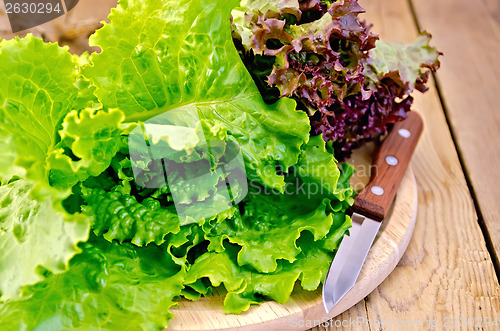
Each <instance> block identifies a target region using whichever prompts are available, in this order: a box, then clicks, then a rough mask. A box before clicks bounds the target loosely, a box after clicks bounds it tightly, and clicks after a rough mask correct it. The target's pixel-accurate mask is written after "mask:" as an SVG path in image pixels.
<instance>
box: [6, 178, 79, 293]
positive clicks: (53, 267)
mask: <svg viewBox="0 0 500 331" xmlns="http://www.w3.org/2000/svg"><path fill="white" fill-rule="evenodd" d="M34 186H35V184H34V183H33V182H30V181H27V180H23V179H20V180H17V181H14V182H12V183H10V184H7V185H3V186H0V296H1V297H0V299H1V300H7V299H11V298H16V297H19V295H20V294H21V292H20V288H21V287H22V286H23V285H29V284H34V283H36V282H38V281H40V280H42V279H43V278H42V272H43V271H44V270H50V271H52V272H62V271H64V270H65V267H66V264H67V262H68V261H69V260H70V259H71V257H72V256H73V255H74V254H75V253H77V251H78V250H77V247H76V243H77V242H79V241H85V240H87V238H88V222H87V219H86V217H84V216H82V215H79V214H75V215H69V214H68V213H66V212H65V210H64V209H63V207H62V205H61V200H60V199H59V198H57V193H55V192H53V190H48V191H46V192H43V191H41V190H39V189H37V190H34Z"/></svg>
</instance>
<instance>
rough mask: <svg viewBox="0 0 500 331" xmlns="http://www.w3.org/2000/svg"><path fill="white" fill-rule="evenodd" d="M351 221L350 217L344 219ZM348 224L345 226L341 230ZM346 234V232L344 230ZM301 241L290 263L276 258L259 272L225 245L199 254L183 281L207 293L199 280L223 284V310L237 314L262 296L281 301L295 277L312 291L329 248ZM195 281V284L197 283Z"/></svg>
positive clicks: (322, 273) (328, 258) (325, 269)
mask: <svg viewBox="0 0 500 331" xmlns="http://www.w3.org/2000/svg"><path fill="white" fill-rule="evenodd" d="M346 223H348V224H350V220H346ZM346 227H348V226H344V229H345V228H346ZM344 233H345V231H344ZM313 242H314V241H312V240H310V239H309V240H304V241H303V242H301V243H300V244H299V246H301V248H302V249H301V253H300V254H299V255H298V256H297V258H296V260H295V261H294V262H292V263H290V262H287V261H279V262H278V267H277V269H276V271H275V272H272V273H259V272H255V271H252V270H251V269H248V268H246V267H242V266H240V265H239V264H238V262H237V254H238V250H239V247H238V246H232V245H226V247H225V250H224V251H222V252H207V253H205V254H203V255H201V256H200V257H199V258H198V259H197V260H196V261H195V263H194V264H193V265H192V266H191V268H190V269H189V271H188V273H187V275H186V284H187V286H189V287H191V284H195V285H198V286H195V287H194V288H196V289H199V290H200V291H203V292H206V291H207V290H206V286H205V287H204V286H200V284H199V280H200V279H202V278H204V277H206V278H208V279H209V281H210V284H211V285H213V286H220V285H221V284H223V285H224V287H225V289H226V290H227V292H228V293H227V295H226V297H225V299H224V312H225V313H227V314H239V313H241V312H243V311H246V310H248V308H249V307H250V305H255V304H260V303H262V296H264V297H265V298H267V299H272V300H275V301H277V302H279V303H281V304H284V303H286V302H287V301H288V299H289V298H290V295H291V293H292V290H293V288H294V286H295V283H296V282H297V280H299V281H300V283H301V286H302V288H303V289H305V290H307V291H313V290H315V289H317V288H318V286H319V284H320V282H321V280H323V279H324V277H325V276H326V273H327V272H328V268H329V266H330V264H331V261H332V258H333V255H332V253H331V252H329V251H328V250H325V249H322V248H319V247H318V246H316V245H314V244H311V243H313ZM197 282H198V283H197Z"/></svg>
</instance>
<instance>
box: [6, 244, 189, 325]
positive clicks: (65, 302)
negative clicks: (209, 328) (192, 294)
mask: <svg viewBox="0 0 500 331" xmlns="http://www.w3.org/2000/svg"><path fill="white" fill-rule="evenodd" d="M81 247H82V249H83V252H82V253H80V254H78V255H76V256H75V257H74V258H73V259H72V260H71V262H70V267H69V270H68V271H66V272H64V273H62V274H59V275H48V276H47V278H46V279H45V280H44V281H43V282H41V283H38V284H36V285H34V286H31V287H28V288H26V289H25V291H26V293H27V294H30V296H29V297H28V298H27V299H24V300H21V301H8V302H6V303H4V304H3V305H1V306H0V329H2V330H103V329H110V330H120V329H122V330H161V329H163V328H165V327H167V324H168V321H169V320H170V319H171V318H172V317H173V316H172V314H171V313H170V312H169V311H168V308H169V307H171V306H173V305H174V304H175V303H174V301H173V300H174V299H175V298H177V297H178V296H179V295H180V293H181V289H182V288H183V285H182V284H183V281H184V276H185V267H183V266H179V265H178V264H176V263H175V262H174V260H173V259H172V257H171V255H170V254H168V253H167V252H165V251H164V250H163V249H162V248H160V247H158V246H156V245H149V246H147V247H145V248H137V247H134V246H133V245H131V244H118V243H109V242H107V241H105V240H103V239H100V238H93V239H91V240H90V241H89V242H87V243H83V244H81Z"/></svg>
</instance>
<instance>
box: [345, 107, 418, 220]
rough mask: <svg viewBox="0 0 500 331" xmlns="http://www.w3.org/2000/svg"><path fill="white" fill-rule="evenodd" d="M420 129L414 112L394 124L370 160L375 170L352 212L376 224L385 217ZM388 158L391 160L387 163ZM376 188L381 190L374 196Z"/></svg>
mask: <svg viewBox="0 0 500 331" xmlns="http://www.w3.org/2000/svg"><path fill="white" fill-rule="evenodd" d="M422 129H423V123H422V119H421V118H420V115H419V114H418V113H416V112H410V113H409V114H408V118H407V119H406V120H404V121H402V122H399V123H396V124H395V125H394V127H393V129H392V131H391V132H389V134H388V135H387V137H386V138H385V139H384V141H383V143H382V145H381V146H380V147H379V148H378V149H377V154H376V155H375V157H374V159H373V160H374V161H373V164H374V166H375V169H376V171H375V172H374V173H373V176H372V178H371V180H370V182H369V183H368V185H367V186H366V187H365V188H364V189H363V190H362V191H361V192H359V193H358V195H357V196H356V199H355V200H354V205H353V206H352V209H353V211H355V212H357V213H360V214H362V215H365V216H368V217H370V218H372V219H376V220H379V221H382V220H383V219H384V218H385V217H386V216H387V213H388V212H389V209H390V207H391V205H392V203H393V201H394V197H395V196H396V192H397V191H398V188H399V184H400V183H401V179H402V178H403V176H404V174H405V172H406V169H407V167H408V165H409V164H410V161H411V157H412V156H413V151H414V150H415V147H417V143H418V139H419V138H420V135H421V133H422ZM406 135H408V136H406ZM388 157H391V158H392V160H388V159H387V158H388ZM391 162H394V164H391ZM376 188H377V189H382V190H383V191H382V192H380V193H377V192H376V191H374V189H376Z"/></svg>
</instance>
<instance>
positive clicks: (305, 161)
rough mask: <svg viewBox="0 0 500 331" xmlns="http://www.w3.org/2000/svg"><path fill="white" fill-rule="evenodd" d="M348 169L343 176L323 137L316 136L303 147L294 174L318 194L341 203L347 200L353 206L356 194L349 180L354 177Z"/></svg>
mask: <svg viewBox="0 0 500 331" xmlns="http://www.w3.org/2000/svg"><path fill="white" fill-rule="evenodd" d="M347 167H348V166H347V165H346V166H345V169H344V171H343V173H342V174H341V171H340V169H339V167H338V165H337V160H335V157H334V156H333V155H332V154H330V152H328V151H327V149H326V143H325V141H324V140H323V137H322V136H315V137H311V139H310V140H309V142H308V143H307V144H305V145H304V146H303V147H302V153H301V154H300V157H299V162H298V163H297V165H296V166H295V168H294V172H295V173H296V174H295V175H298V176H300V178H301V179H302V181H304V182H305V183H308V184H309V186H313V187H314V189H315V191H317V192H318V193H321V194H322V195H325V196H333V197H334V198H335V199H337V200H339V201H345V200H347V202H348V203H349V204H351V205H352V203H353V198H352V197H353V195H354V192H353V190H352V187H351V186H350V185H349V178H350V177H351V176H352V172H351V170H353V169H347ZM341 176H342V178H341Z"/></svg>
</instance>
